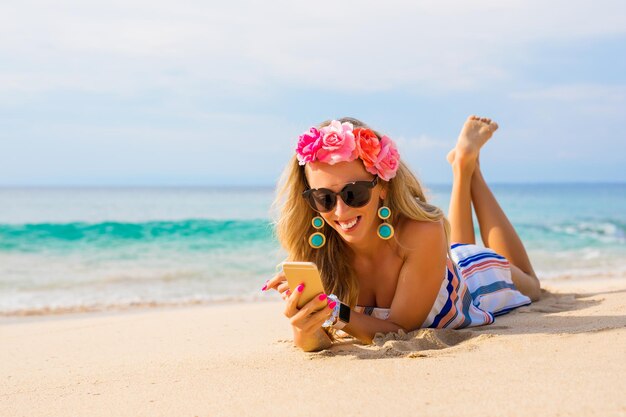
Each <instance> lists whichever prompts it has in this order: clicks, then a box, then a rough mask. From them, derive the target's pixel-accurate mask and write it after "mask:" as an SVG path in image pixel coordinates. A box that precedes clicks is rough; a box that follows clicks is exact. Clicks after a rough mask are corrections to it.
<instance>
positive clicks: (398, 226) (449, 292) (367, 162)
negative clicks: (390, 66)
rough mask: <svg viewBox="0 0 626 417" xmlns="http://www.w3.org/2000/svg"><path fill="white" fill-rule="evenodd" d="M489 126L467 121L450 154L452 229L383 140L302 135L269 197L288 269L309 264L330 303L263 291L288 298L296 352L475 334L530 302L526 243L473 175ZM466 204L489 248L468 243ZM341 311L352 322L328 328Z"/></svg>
mask: <svg viewBox="0 0 626 417" xmlns="http://www.w3.org/2000/svg"><path fill="white" fill-rule="evenodd" d="M497 128H498V125H497V124H496V123H495V122H493V121H491V120H490V119H488V118H481V117H477V116H470V117H469V118H468V119H467V121H466V122H465V125H464V126H463V128H462V129H461V134H460V135H459V138H458V141H457V144H456V147H455V148H454V149H453V150H452V151H450V153H449V154H448V157H447V158H448V162H449V163H450V164H451V166H452V172H453V173H454V180H453V185H452V195H451V198H450V209H449V213H448V216H449V221H448V220H446V218H445V217H444V214H443V212H442V211H441V209H439V208H438V207H435V206H433V205H431V204H429V203H428V202H427V201H426V198H425V197H424V193H423V192H422V187H421V185H420V183H419V181H418V180H417V179H416V178H415V176H414V175H413V173H411V171H410V170H409V168H408V167H407V166H406V165H405V164H404V163H403V162H402V161H401V160H400V157H399V154H398V151H397V149H396V146H395V144H394V142H393V141H392V140H391V139H390V138H388V137H387V136H384V135H382V134H380V133H378V132H376V131H374V130H372V129H370V128H369V127H368V126H366V125H365V124H364V123H362V122H360V121H358V120H356V119H351V118H344V119H340V120H333V121H330V122H325V123H322V124H321V125H320V126H318V127H312V128H311V129H310V130H309V131H307V132H306V133H304V134H302V135H301V136H300V138H299V141H298V145H297V150H296V155H294V157H293V158H292V160H291V162H290V163H289V165H288V166H287V168H286V169H285V172H284V174H283V179H282V183H283V184H282V187H281V189H280V192H279V197H278V199H277V203H278V204H279V206H280V207H281V212H280V213H281V214H280V218H279V220H278V223H277V234H278V238H279V240H280V243H281V244H282V246H283V247H284V248H285V249H286V250H287V252H288V254H289V257H288V259H289V260H291V261H310V262H314V263H315V264H316V265H317V267H318V269H319V270H320V274H321V276H322V281H323V283H324V288H325V289H326V291H327V292H328V294H331V293H332V294H334V296H332V297H331V296H327V295H326V294H319V296H317V297H315V298H313V299H312V300H311V301H309V302H308V303H307V304H305V305H304V306H303V307H302V308H301V309H298V308H297V307H296V306H297V303H298V299H299V296H300V294H301V292H302V291H303V286H302V285H300V286H298V288H294V289H289V287H288V284H287V281H286V279H285V276H284V274H283V273H282V272H281V273H279V274H277V275H276V276H274V277H273V278H272V279H270V280H269V281H268V282H267V283H266V285H265V287H263V290H264V291H267V290H269V289H274V290H277V291H278V292H280V293H281V295H282V297H283V299H284V300H286V308H285V313H284V314H285V316H287V317H288V318H289V320H290V323H291V325H292V327H293V334H294V343H295V345H296V346H298V347H300V348H301V349H303V350H305V351H315V350H320V349H325V348H328V347H329V346H331V344H332V340H333V337H332V335H333V333H334V331H335V329H341V330H343V331H344V332H347V333H349V334H350V335H352V336H354V337H355V338H357V339H359V340H360V341H362V342H363V343H371V341H372V339H373V337H374V335H375V334H376V333H378V332H382V333H388V332H396V331H398V330H399V329H403V330H405V331H412V330H415V329H418V328H421V327H431V328H444V327H445V328H463V327H468V326H480V325H484V324H490V323H493V321H494V316H496V315H499V314H504V313H506V312H508V311H510V310H512V309H514V308H516V307H520V306H522V305H527V304H530V302H531V300H532V301H535V300H538V299H539V295H540V285H539V280H538V279H537V276H536V274H535V272H534V271H533V268H532V266H531V264H530V260H529V258H528V255H527V254H526V250H525V249H524V245H523V244H522V242H521V240H520V238H519V236H518V235H517V233H516V232H515V230H514V228H513V226H512V225H511V223H510V222H509V220H508V219H507V217H506V215H505V214H504V212H503V211H502V209H501V208H500V205H499V204H498V202H497V201H496V199H495V197H494V195H493V194H492V193H491V191H490V189H489V187H488V186H487V183H486V182H485V179H484V178H483V176H482V173H481V171H480V165H479V153H480V149H481V147H482V146H483V145H484V144H485V142H487V140H488V139H489V138H490V137H491V136H492V134H493V133H494V132H495V131H496V129H497ZM472 204H473V205H474V210H475V212H476V215H477V217H478V223H479V225H480V233H481V237H482V240H483V242H484V244H485V245H486V246H487V247H486V248H484V247H481V246H477V245H475V240H474V225H473V221H472ZM318 216H321V217H318ZM319 233H321V234H322V235H323V236H322V235H320V234H319ZM451 242H452V243H451ZM333 300H337V301H339V302H340V303H338V302H336V301H333ZM341 303H343V304H344V306H343V307H341ZM340 308H343V309H344V310H343V311H342V313H343V312H345V311H346V310H345V309H347V308H349V309H350V315H349V316H350V317H349V319H347V318H346V317H345V314H342V316H343V320H339V319H338V318H337V311H338V310H339V309H340ZM330 317H332V318H333V319H334V324H333V325H332V326H331V328H328V327H322V324H323V323H324V322H325V321H326V320H328V319H329V318H330ZM346 321H347V322H346ZM327 324H328V323H327ZM333 328H334V329H333Z"/></svg>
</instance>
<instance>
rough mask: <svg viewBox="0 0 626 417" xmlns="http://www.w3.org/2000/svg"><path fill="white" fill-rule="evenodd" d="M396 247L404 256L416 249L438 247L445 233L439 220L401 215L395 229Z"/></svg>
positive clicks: (444, 237) (443, 240)
mask: <svg viewBox="0 0 626 417" xmlns="http://www.w3.org/2000/svg"><path fill="white" fill-rule="evenodd" d="M396 235H397V236H396V239H397V242H398V248H399V250H400V251H402V254H403V257H404V258H406V257H408V256H410V255H411V254H412V253H414V252H416V251H423V250H426V249H428V248H431V249H434V248H436V247H440V245H441V244H442V243H443V242H445V240H446V235H445V230H444V227H443V222H442V221H441V220H437V221H421V220H414V219H410V218H407V217H403V218H401V219H400V220H399V221H398V226H397V230H396Z"/></svg>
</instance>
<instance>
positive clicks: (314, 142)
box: [296, 127, 322, 165]
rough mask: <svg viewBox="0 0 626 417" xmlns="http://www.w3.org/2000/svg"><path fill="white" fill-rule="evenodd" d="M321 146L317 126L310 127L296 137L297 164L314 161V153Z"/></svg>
mask: <svg viewBox="0 0 626 417" xmlns="http://www.w3.org/2000/svg"><path fill="white" fill-rule="evenodd" d="M321 146H322V141H321V134H320V131H319V130H317V128H315V127H312V128H311V129H309V131H308V132H304V133H303V134H301V135H300V136H299V137H298V147H297V148H296V157H297V158H298V164H299V165H304V164H306V163H307V162H313V161H315V159H316V158H315V154H316V153H317V151H318V150H319V149H320V147H321Z"/></svg>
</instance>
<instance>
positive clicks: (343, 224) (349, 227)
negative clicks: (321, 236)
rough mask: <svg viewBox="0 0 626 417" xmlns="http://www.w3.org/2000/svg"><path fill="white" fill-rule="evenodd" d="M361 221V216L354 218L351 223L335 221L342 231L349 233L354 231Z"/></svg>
mask: <svg viewBox="0 0 626 417" xmlns="http://www.w3.org/2000/svg"><path fill="white" fill-rule="evenodd" d="M360 221H361V216H356V217H355V218H353V219H352V220H350V221H347V222H339V221H337V220H335V223H337V224H338V225H339V227H340V228H341V230H343V231H346V232H347V231H350V230H352V229H354V228H355V227H356V225H357V224H359V222H360Z"/></svg>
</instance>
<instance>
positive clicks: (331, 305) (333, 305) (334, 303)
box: [328, 301, 337, 310]
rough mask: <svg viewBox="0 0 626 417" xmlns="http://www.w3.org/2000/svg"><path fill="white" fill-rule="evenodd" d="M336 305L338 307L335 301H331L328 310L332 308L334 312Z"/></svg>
mask: <svg viewBox="0 0 626 417" xmlns="http://www.w3.org/2000/svg"><path fill="white" fill-rule="evenodd" d="M336 305H337V302H335V301H331V302H330V303H329V304H328V308H330V309H331V310H332V309H333V308H335V306H336Z"/></svg>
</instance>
